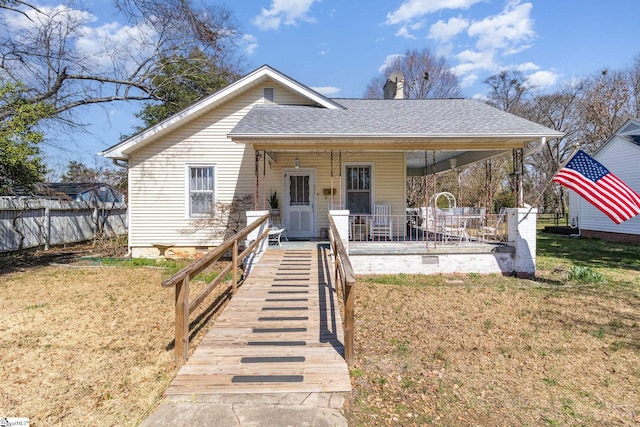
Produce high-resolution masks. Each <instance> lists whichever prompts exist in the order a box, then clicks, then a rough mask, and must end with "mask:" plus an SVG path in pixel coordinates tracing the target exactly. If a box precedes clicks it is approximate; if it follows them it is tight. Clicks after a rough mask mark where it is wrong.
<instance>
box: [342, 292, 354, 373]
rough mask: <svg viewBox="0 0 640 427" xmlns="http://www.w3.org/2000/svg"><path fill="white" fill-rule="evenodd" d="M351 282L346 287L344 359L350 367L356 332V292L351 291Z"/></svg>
mask: <svg viewBox="0 0 640 427" xmlns="http://www.w3.org/2000/svg"><path fill="white" fill-rule="evenodd" d="M351 288H352V287H351V283H347V285H346V286H345V287H344V290H345V294H346V295H345V301H344V317H345V321H344V343H345V346H344V360H345V361H346V362H347V365H348V366H349V367H352V366H353V357H354V349H353V347H354V333H353V322H354V310H353V295H354V292H351V291H352V289H351Z"/></svg>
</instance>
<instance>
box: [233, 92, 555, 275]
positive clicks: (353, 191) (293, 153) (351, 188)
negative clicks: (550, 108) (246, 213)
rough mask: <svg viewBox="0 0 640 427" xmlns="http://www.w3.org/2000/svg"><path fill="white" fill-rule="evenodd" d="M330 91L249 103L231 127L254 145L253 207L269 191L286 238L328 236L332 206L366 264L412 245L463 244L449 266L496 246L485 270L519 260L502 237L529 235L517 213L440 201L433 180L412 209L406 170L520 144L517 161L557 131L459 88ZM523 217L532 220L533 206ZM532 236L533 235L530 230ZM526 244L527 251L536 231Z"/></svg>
mask: <svg viewBox="0 0 640 427" xmlns="http://www.w3.org/2000/svg"><path fill="white" fill-rule="evenodd" d="M335 102H336V105H338V106H339V108H333V109H329V108H316V107H308V106H291V105H288V106H275V105H268V106H264V107H259V108H258V107H256V108H254V109H252V110H251V111H250V112H249V113H248V114H247V115H246V116H245V117H244V118H243V119H242V120H241V121H240V122H239V123H238V124H237V125H236V127H235V128H234V129H233V130H232V131H231V132H230V133H229V134H228V137H229V138H230V139H231V140H232V141H234V142H236V143H240V144H246V145H248V146H249V147H251V148H252V150H253V152H254V153H255V171H254V172H255V195H254V209H256V210H267V209H272V210H273V208H274V206H273V204H269V203H268V201H269V200H270V199H271V200H273V199H275V200H276V203H277V208H278V209H277V211H276V212H277V214H276V213H273V212H272V219H271V222H272V224H276V225H281V227H282V228H285V229H286V230H287V231H286V233H287V237H288V238H289V239H292V238H293V239H310V238H319V239H323V238H325V237H326V236H327V234H328V233H329V215H331V216H333V217H334V220H336V224H340V225H339V230H337V231H336V232H338V233H339V235H340V238H341V240H343V242H345V243H346V246H348V247H349V249H348V250H349V253H350V255H352V256H356V255H357V256H360V255H362V256H364V255H367V256H368V257H370V258H371V259H375V260H374V261H371V262H370V264H371V265H373V264H377V265H385V264H387V263H386V262H385V263H381V262H380V260H381V257H382V256H387V255H388V256H392V255H393V254H399V253H401V254H402V255H400V256H406V255H408V254H409V252H411V253H413V254H414V255H415V256H416V257H420V260H421V265H430V264H431V265H437V266H439V268H440V270H442V267H443V264H442V263H441V262H440V261H441V258H438V259H437V261H438V262H437V263H436V262H435V261H434V260H435V259H434V258H432V257H431V256H432V254H435V253H441V252H442V251H446V252H447V255H454V254H458V255H460V256H463V255H464V256H463V257H462V258H461V260H460V261H456V262H457V264H458V267H459V268H457V269H455V268H453V267H451V270H452V271H453V270H455V271H460V272H466V271H462V270H461V268H462V267H464V266H467V265H470V264H473V262H471V263H470V262H469V254H471V253H485V254H486V253H488V254H490V255H488V257H493V258H494V259H497V258H499V262H498V263H496V262H494V263H493V267H492V268H493V270H492V271H491V272H503V273H504V272H509V271H510V272H513V271H517V270H518V267H513V266H509V265H507V264H509V263H510V262H511V261H509V260H507V259H506V258H510V259H513V258H514V256H512V255H513V253H514V252H513V251H510V250H509V249H504V248H505V247H507V246H511V243H512V242H515V241H516V240H518V239H520V237H521V236H522V235H524V234H523V233H522V232H520V233H518V231H517V228H516V229H514V232H513V233H511V232H509V231H508V230H510V227H519V226H520V222H519V221H520V220H517V219H513V218H511V217H509V218H507V215H506V212H502V213H496V214H494V213H492V212H490V211H489V212H487V210H486V209H484V210H482V209H481V208H482V207H479V206H477V207H471V206H457V205H456V204H455V203H454V205H453V206H451V205H449V206H446V207H445V208H442V207H441V206H439V205H438V201H437V199H436V200H433V199H432V198H431V196H433V195H434V194H436V193H437V191H438V189H435V188H434V189H433V191H430V192H427V194H426V195H425V200H424V203H420V204H419V206H417V207H415V206H412V209H408V206H407V184H406V183H407V177H408V176H420V177H422V178H421V179H425V180H429V179H430V178H431V177H433V176H435V175H436V174H439V173H442V172H445V171H450V170H452V169H455V168H456V167H457V168H460V167H463V166H466V165H469V164H472V163H475V162H479V161H482V160H486V159H490V158H492V157H495V156H498V155H501V154H502V153H505V152H508V153H514V154H515V155H514V159H515V160H516V163H515V165H514V169H515V171H516V172H519V171H522V169H523V168H522V165H523V158H524V156H525V155H526V153H525V148H526V147H531V146H532V145H533V146H535V147H540V146H542V145H544V143H545V141H546V138H547V137H549V138H555V137H559V136H561V134H559V133H558V132H555V131H553V130H551V129H548V128H546V127H544V126H541V125H538V124H536V123H532V122H530V121H527V120H524V119H522V118H519V117H516V116H513V115H511V114H508V113H506V112H504V111H500V110H497V109H495V108H493V107H490V106H488V105H486V104H484V103H481V102H478V101H473V100H466V99H437V100H353V99H349V100H345V99H340V100H336V101H335ZM515 176H516V177H518V176H519V173H516V174H515ZM427 188H429V186H427ZM520 202H521V199H520ZM520 206H522V203H521V204H520ZM514 215H516V216H517V217H519V216H520V212H519V211H516V212H515V213H514ZM527 219H528V220H529V221H530V220H532V219H533V223H534V224H535V211H531V212H527ZM514 221H515V222H514ZM533 230H534V231H535V225H534V227H533ZM529 238H532V239H533V240H534V241H535V233H534V234H533V236H530V237H529ZM532 248H533V250H532V251H531V257H533V258H534V257H535V242H533V246H532V247H530V249H532ZM496 254H501V255H499V256H497V255H496ZM443 256H444V254H443ZM464 258H466V261H465V260H463V259H464ZM515 258H517V251H516V255H515ZM376 260H377V261H376ZM498 264H500V265H498ZM512 264H513V265H515V263H512ZM358 265H359V264H358V261H354V268H355V269H356V271H357V272H363V271H365V269H364V268H363V269H359V268H358ZM504 265H506V266H504ZM415 268H416V267H412V269H410V270H406V272H411V271H412V270H415ZM422 268H424V267H422ZM436 269H437V268H436ZM366 270H372V269H371V268H367V269H366ZM485 270H488V269H483V271H485Z"/></svg>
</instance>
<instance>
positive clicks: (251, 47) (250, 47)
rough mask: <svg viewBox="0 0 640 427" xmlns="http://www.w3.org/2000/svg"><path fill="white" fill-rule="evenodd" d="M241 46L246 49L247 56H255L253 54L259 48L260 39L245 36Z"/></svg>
mask: <svg viewBox="0 0 640 427" xmlns="http://www.w3.org/2000/svg"><path fill="white" fill-rule="evenodd" d="M240 44H241V45H242V46H243V47H244V51H245V53H246V54H247V55H253V52H255V50H256V49H257V48H258V39H257V38H256V37H255V36H253V35H251V34H243V35H242V39H241V40H240Z"/></svg>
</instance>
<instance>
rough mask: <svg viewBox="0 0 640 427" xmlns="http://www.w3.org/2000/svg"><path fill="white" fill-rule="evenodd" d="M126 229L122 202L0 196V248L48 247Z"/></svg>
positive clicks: (125, 209)
mask: <svg viewBox="0 0 640 427" xmlns="http://www.w3.org/2000/svg"><path fill="white" fill-rule="evenodd" d="M126 232H127V205H126V204H125V203H113V202H110V203H103V202H84V201H82V202H76V201H66V200H48V199H27V198H15V197H0V252H10V251H17V250H21V249H26V248H34V247H38V246H44V248H45V249H49V246H55V245H63V244H66V243H76V242H83V241H88V240H93V239H95V238H98V237H113V236H117V235H121V234H125V233H126Z"/></svg>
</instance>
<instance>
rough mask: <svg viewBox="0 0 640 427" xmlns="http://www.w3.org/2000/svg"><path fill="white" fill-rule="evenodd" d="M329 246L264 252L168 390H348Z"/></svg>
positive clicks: (188, 392)
mask: <svg viewBox="0 0 640 427" xmlns="http://www.w3.org/2000/svg"><path fill="white" fill-rule="evenodd" d="M331 275H332V265H331V263H330V261H329V258H328V256H327V249H325V248H323V247H321V246H318V247H317V249H297V250H295V249H271V248H270V249H269V250H267V251H266V252H265V253H264V254H263V255H262V257H261V259H260V261H259V262H258V263H257V264H256V265H254V266H253V268H252V270H251V273H250V274H249V276H248V277H247V279H246V280H245V283H244V284H243V285H242V286H241V287H240V288H239V289H238V291H237V293H236V294H235V295H234V296H233V298H232V299H231V301H230V302H229V304H228V305H227V307H226V308H225V309H224V311H223V312H222V313H221V315H220V317H218V319H217V320H216V321H215V324H214V325H213V326H212V327H211V329H210V330H209V332H208V333H207V335H206V336H205V337H204V338H203V340H202V342H201V343H200V345H199V346H198V348H197V349H196V350H195V352H194V353H193V355H192V356H191V358H190V359H189V361H188V362H187V363H186V364H185V365H184V366H183V367H182V368H181V369H180V371H179V372H178V374H177V376H176V378H175V379H174V380H173V382H172V383H171V385H170V386H169V388H168V389H167V391H166V395H167V397H178V396H189V397H190V398H192V397H193V396H194V395H204V394H218V393H273V392H283V393H298V392H303V393H304V392H344V391H351V384H350V380H349V371H348V368H347V364H346V363H345V361H344V357H343V355H344V347H343V343H344V334H343V331H342V320H341V317H340V310H339V306H338V302H337V297H336V294H335V288H334V286H333V279H332V277H331Z"/></svg>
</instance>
